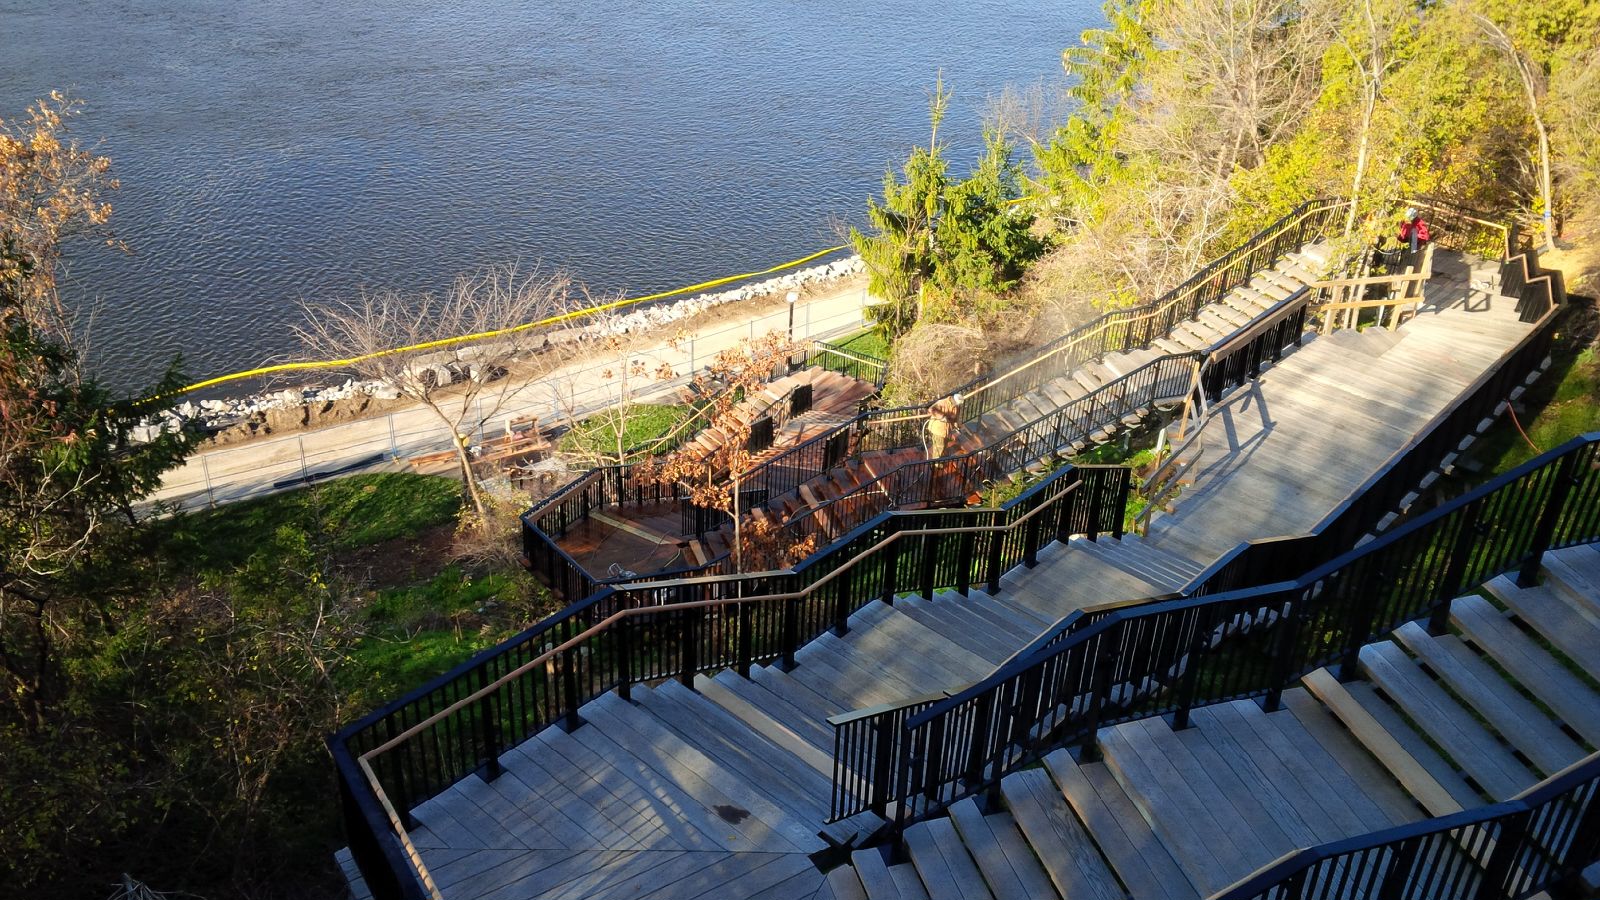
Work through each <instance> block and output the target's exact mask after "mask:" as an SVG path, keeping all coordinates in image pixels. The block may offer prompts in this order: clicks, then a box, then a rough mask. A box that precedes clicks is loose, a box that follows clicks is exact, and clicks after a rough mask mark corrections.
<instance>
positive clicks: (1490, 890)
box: [1477, 809, 1530, 900]
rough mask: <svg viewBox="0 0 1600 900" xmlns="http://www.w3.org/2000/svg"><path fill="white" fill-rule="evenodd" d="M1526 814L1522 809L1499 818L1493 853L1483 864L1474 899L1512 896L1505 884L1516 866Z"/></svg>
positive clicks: (1487, 899) (1484, 824)
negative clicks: (1481, 878)
mask: <svg viewBox="0 0 1600 900" xmlns="http://www.w3.org/2000/svg"><path fill="white" fill-rule="evenodd" d="M1529 815H1530V812H1529V811H1528V810H1527V809H1524V810H1523V811H1522V812H1517V813H1511V814H1509V815H1506V816H1503V817H1501V818H1500V820H1499V821H1500V829H1499V834H1497V835H1495V839H1494V852H1492V853H1490V854H1489V862H1488V863H1486V864H1485V865H1484V867H1483V880H1481V881H1479V882H1478V894H1477V900H1499V898H1501V897H1509V896H1511V892H1510V891H1508V890H1506V888H1507V886H1508V884H1507V883H1508V882H1509V881H1511V870H1512V868H1513V867H1514V866H1515V865H1516V862H1517V857H1518V856H1520V855H1522V849H1523V842H1524V838H1525V837H1526V836H1527V830H1528V817H1529ZM1479 827H1481V828H1487V827H1489V824H1488V823H1487V822H1485V823H1483V824H1482V825H1480V826H1479Z"/></svg>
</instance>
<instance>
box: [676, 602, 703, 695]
mask: <svg viewBox="0 0 1600 900" xmlns="http://www.w3.org/2000/svg"><path fill="white" fill-rule="evenodd" d="M705 618H706V609H705V607H703V606H697V607H695V608H694V609H686V610H684V611H683V613H682V614H681V615H679V616H678V647H679V648H680V651H679V652H680V654H681V656H682V663H683V666H682V668H681V669H679V671H678V681H679V683H681V684H682V685H683V686H684V687H694V675H695V673H696V672H698V671H700V641H699V637H700V634H699V632H700V629H699V628H698V626H699V625H700V624H701V623H702V622H704V621H705Z"/></svg>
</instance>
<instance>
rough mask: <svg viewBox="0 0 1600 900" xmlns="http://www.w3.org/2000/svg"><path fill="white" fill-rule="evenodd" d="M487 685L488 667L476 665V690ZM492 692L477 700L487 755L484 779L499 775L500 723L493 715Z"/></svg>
mask: <svg viewBox="0 0 1600 900" xmlns="http://www.w3.org/2000/svg"><path fill="white" fill-rule="evenodd" d="M488 686H489V667H488V666H479V667H478V690H480V691H481V690H483V689H484V688H486V687H488ZM494 697H495V695H494V692H493V691H490V692H489V693H487V694H484V695H483V699H482V700H479V701H478V728H479V731H480V732H481V736H482V738H483V751H484V755H485V756H486V757H487V767H486V768H487V774H486V775H485V776H484V779H483V780H484V781H493V780H495V779H496V778H499V777H500V727H499V726H500V723H499V722H498V721H497V720H498V718H499V717H498V716H497V715H495V706H496V704H495V702H494Z"/></svg>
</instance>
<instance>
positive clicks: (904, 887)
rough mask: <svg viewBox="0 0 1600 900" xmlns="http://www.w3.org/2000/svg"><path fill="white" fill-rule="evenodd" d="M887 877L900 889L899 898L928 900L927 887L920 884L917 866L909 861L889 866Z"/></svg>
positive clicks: (920, 877)
mask: <svg viewBox="0 0 1600 900" xmlns="http://www.w3.org/2000/svg"><path fill="white" fill-rule="evenodd" d="M889 877H890V878H893V879H894V885H895V887H897V888H899V889H900V900H929V897H928V889H927V888H926V887H923V885H922V876H920V875H918V874H917V867H916V866H914V865H912V864H911V863H900V864H899V865H895V866H890V867H889Z"/></svg>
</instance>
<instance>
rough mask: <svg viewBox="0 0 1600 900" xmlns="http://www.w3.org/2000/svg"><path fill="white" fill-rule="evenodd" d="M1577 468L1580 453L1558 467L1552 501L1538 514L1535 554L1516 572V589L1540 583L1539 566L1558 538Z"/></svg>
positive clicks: (1571, 454)
mask: <svg viewBox="0 0 1600 900" xmlns="http://www.w3.org/2000/svg"><path fill="white" fill-rule="evenodd" d="M1577 466H1578V454H1577V453H1568V454H1567V455H1566V456H1565V457H1563V458H1562V460H1561V464H1560V465H1559V466H1558V467H1557V468H1556V483H1555V484H1553V485H1551V486H1550V499H1549V501H1547V502H1546V503H1545V507H1544V511H1543V512H1542V513H1540V515H1539V526H1538V528H1537V529H1536V530H1535V531H1534V533H1533V547H1532V552H1531V553H1530V555H1529V556H1528V560H1527V562H1524V563H1523V564H1522V571H1520V572H1518V573H1517V587H1525V588H1526V587H1533V586H1534V585H1536V584H1538V583H1539V567H1540V565H1542V564H1543V562H1544V554H1545V551H1546V550H1549V549H1550V541H1551V539H1552V538H1554V537H1555V533H1556V523H1557V522H1559V521H1560V519H1561V513H1562V512H1564V511H1565V507H1566V505H1567V494H1569V493H1571V491H1572V485H1573V484H1574V483H1576V482H1577Z"/></svg>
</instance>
